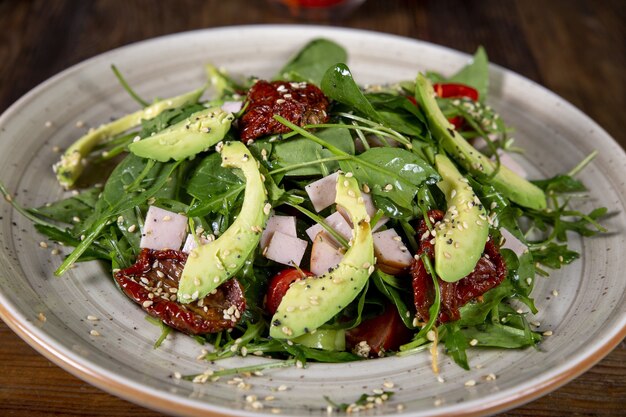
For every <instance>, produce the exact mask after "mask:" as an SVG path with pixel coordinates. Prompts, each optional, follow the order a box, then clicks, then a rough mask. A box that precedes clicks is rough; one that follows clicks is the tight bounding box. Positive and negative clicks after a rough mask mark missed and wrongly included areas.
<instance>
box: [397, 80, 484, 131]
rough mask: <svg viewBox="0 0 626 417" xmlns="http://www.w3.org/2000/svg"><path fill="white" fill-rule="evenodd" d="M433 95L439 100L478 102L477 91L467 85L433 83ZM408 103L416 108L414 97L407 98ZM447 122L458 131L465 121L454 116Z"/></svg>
mask: <svg viewBox="0 0 626 417" xmlns="http://www.w3.org/2000/svg"><path fill="white" fill-rule="evenodd" d="M433 89H434V90H435V94H437V96H439V97H441V98H462V97H465V98H469V99H471V100H474V101H478V97H479V95H478V90H476V89H475V88H473V87H470V86H469V85H465V84H458V83H435V84H433ZM407 98H408V99H409V101H410V102H411V103H413V104H414V105H416V106H417V101H416V100H415V97H412V96H407ZM448 121H449V122H450V123H452V124H453V125H454V128H455V129H457V130H458V129H460V128H462V127H463V124H464V123H465V119H463V117H461V116H454V117H450V118H448Z"/></svg>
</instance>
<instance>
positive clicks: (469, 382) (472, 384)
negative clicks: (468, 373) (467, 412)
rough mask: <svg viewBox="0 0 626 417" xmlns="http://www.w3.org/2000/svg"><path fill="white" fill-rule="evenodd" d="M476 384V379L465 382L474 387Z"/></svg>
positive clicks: (467, 385) (466, 384)
mask: <svg viewBox="0 0 626 417" xmlns="http://www.w3.org/2000/svg"><path fill="white" fill-rule="evenodd" d="M474 385H476V381H474V380H473V379H470V380H469V381H466V382H465V386H466V387H473V386H474Z"/></svg>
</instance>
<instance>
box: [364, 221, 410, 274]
mask: <svg viewBox="0 0 626 417" xmlns="http://www.w3.org/2000/svg"><path fill="white" fill-rule="evenodd" d="M372 236H373V238H374V253H375V254H376V258H377V259H378V263H379V264H382V265H380V266H381V269H382V270H383V271H384V272H387V273H391V274H397V273H399V272H401V271H402V270H404V269H406V268H408V267H409V266H411V262H413V256H411V252H409V250H408V249H407V247H406V246H405V245H404V243H402V239H401V238H400V236H398V234H397V233H396V231H395V230H393V229H387V230H383V231H382V232H377V233H374V234H373V235H372Z"/></svg>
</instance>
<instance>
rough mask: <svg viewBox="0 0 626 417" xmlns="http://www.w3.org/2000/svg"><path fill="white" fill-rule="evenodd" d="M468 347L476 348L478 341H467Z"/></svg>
mask: <svg viewBox="0 0 626 417" xmlns="http://www.w3.org/2000/svg"><path fill="white" fill-rule="evenodd" d="M469 344H470V346H476V345H477V344H478V340H476V339H472V340H470V341H469Z"/></svg>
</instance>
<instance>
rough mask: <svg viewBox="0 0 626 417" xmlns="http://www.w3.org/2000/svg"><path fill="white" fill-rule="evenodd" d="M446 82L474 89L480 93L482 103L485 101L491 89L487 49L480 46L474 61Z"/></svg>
mask: <svg viewBox="0 0 626 417" xmlns="http://www.w3.org/2000/svg"><path fill="white" fill-rule="evenodd" d="M446 81H447V82H450V83H461V84H466V85H469V86H470V87H474V88H475V89H476V90H477V91H478V95H479V99H480V101H485V99H486V98H487V91H488V89H489V60H488V59H487V53H486V52H485V49H484V48H483V47H482V46H479V47H478V49H477V50H476V52H475V53H474V57H473V59H472V61H471V62H470V63H469V64H468V65H466V66H465V67H463V68H461V70H460V71H459V72H457V73H456V74H454V75H453V76H452V77H450V78H448V79H447V80H446Z"/></svg>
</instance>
